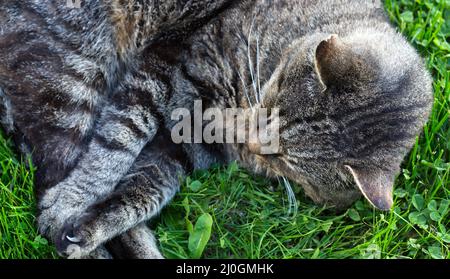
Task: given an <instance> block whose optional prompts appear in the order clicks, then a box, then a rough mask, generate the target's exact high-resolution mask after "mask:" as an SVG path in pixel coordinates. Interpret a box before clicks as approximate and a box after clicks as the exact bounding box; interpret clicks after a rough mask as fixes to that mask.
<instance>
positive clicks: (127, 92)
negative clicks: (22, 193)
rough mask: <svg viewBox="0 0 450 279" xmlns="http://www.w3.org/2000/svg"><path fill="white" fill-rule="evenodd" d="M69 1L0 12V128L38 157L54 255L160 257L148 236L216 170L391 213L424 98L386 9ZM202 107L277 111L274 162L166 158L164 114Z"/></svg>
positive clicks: (412, 60)
mask: <svg viewBox="0 0 450 279" xmlns="http://www.w3.org/2000/svg"><path fill="white" fill-rule="evenodd" d="M65 2H66V1H56V0H44V1H32V0H26V1H6V0H0V61H1V62H2V63H1V64H0V99H1V100H2V104H3V106H2V109H1V112H2V124H3V126H4V128H5V129H6V130H7V131H8V132H9V133H10V134H12V135H14V136H15V140H16V143H17V144H18V146H23V147H24V148H23V151H24V152H27V150H33V153H32V154H33V162H34V164H35V165H36V166H37V167H38V171H37V176H36V185H37V190H38V198H39V217H38V223H39V228H40V230H41V232H43V233H44V234H45V235H46V236H48V237H50V238H51V239H52V240H53V241H54V242H55V244H56V246H57V248H58V251H59V252H60V253H61V254H63V255H65V256H68V257H75V258H78V257H99V258H110V257H112V256H114V257H156V258H158V257H161V255H160V253H159V252H158V250H157V248H156V244H155V240H154V237H152V235H151V232H150V231H149V230H148V229H147V228H146V227H145V225H143V224H144V222H145V221H147V220H148V219H149V218H151V217H153V216H155V215H156V214H157V213H158V212H159V210H160V209H161V207H163V206H164V205H165V204H166V203H167V202H169V201H170V199H171V198H172V197H173V195H174V194H175V193H176V191H177V189H178V179H179V177H180V176H183V175H185V174H186V173H188V172H189V171H190V170H192V169H195V168H205V167H208V166H209V165H210V164H211V163H213V162H221V163H226V162H229V161H231V160H238V161H240V163H241V164H243V165H245V166H247V167H248V168H249V169H252V170H254V171H255V172H258V173H263V174H267V175H268V176H271V177H275V176H284V177H288V178H290V179H291V180H293V181H296V182H298V183H300V184H301V185H302V186H303V187H304V188H305V192H306V193H307V195H309V196H310V197H311V198H312V199H313V200H314V201H316V202H318V203H328V204H330V205H333V206H336V207H345V206H348V205H349V204H350V203H351V202H353V201H354V200H355V199H356V198H357V197H358V196H359V195H360V193H361V192H362V193H363V194H364V195H365V196H366V198H367V199H368V200H369V201H370V202H371V203H372V204H374V205H375V206H376V207H378V208H381V209H388V208H389V207H390V206H391V203H392V197H391V196H390V195H391V192H392V185H393V180H394V176H395V174H396V173H397V172H398V170H399V166H400V163H401V160H402V159H403V157H404V156H405V154H406V153H407V151H408V150H409V148H410V147H411V146H412V144H413V143H414V140H415V137H416V136H417V135H418V134H419V133H420V130H421V128H422V126H423V125H424V123H425V121H426V119H427V117H428V114H429V111H430V107H431V100H432V96H431V80H430V77H429V74H428V73H427V72H426V71H425V69H424V65H423V62H422V60H421V59H420V57H419V56H418V55H417V53H416V52H415V51H414V50H413V48H412V47H411V46H409V45H408V44H407V42H406V41H405V39H404V38H403V37H402V36H400V35H399V34H397V33H396V32H395V30H394V29H393V27H391V26H390V24H389V22H388V19H387V17H386V16H385V14H384V12H383V9H382V4H381V3H380V1H366V0H333V1H309V0H298V1H290V0H273V1H271V0H261V1H250V0H248V1H226V0H222V1H207V0H203V1H201V0H197V1H175V0H173V1H172V0H167V1H139V0H128V1H119V0H103V1H91V0H89V1H88V0H86V1H82V4H83V5H82V8H81V9H68V8H67V7H65V6H64V4H65ZM333 34H335V35H333ZM197 99H201V100H202V101H203V104H204V108H205V109H206V108H208V107H219V108H228V107H242V108H247V107H250V106H253V109H254V111H257V110H258V109H259V108H261V107H263V108H270V109H271V108H279V109H280V124H281V127H280V135H281V138H280V141H281V151H280V153H279V154H273V155H262V154H258V148H257V147H255V146H250V145H247V144H223V145H220V144H214V145H206V144H183V145H175V144H173V143H171V141H170V136H169V131H170V129H171V128H172V127H173V125H174V124H175V122H174V121H173V120H172V119H171V112H172V111H173V110H174V109H176V108H180V107H184V108H191V109H192V107H193V103H194V100H197ZM104 244H106V245H104Z"/></svg>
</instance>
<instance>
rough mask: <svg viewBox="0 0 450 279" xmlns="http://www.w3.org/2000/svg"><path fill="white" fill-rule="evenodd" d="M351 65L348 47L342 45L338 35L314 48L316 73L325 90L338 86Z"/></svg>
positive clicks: (351, 58)
mask: <svg viewBox="0 0 450 279" xmlns="http://www.w3.org/2000/svg"><path fill="white" fill-rule="evenodd" d="M353 63H354V59H353V57H352V53H351V49H350V47H349V46H347V45H346V44H345V43H343V42H342V40H341V39H340V38H339V37H338V35H335V34H334V35H331V36H330V37H329V38H327V39H325V40H323V41H321V42H320V43H319V45H318V46H317V48H316V53H315V67H316V73H317V75H318V77H319V80H320V82H321V83H322V85H323V86H324V87H325V88H328V87H329V86H331V85H333V84H338V83H339V82H340V81H341V80H342V79H343V78H345V77H346V75H347V74H348V72H349V70H350V69H351V67H352V65H353Z"/></svg>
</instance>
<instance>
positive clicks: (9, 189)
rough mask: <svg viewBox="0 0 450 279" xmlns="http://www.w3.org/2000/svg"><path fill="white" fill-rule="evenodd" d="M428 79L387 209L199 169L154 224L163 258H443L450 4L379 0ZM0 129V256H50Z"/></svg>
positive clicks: (448, 232) (241, 173)
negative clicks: (423, 116)
mask: <svg viewBox="0 0 450 279" xmlns="http://www.w3.org/2000/svg"><path fill="white" fill-rule="evenodd" d="M386 9H387V11H388V13H389V15H390V16H391V18H392V21H393V22H394V23H395V24H396V25H397V26H398V28H399V31H400V32H402V33H403V34H405V36H407V37H408V38H409V40H410V41H411V42H412V43H413V44H414V45H415V46H416V47H417V49H418V50H419V51H420V53H421V54H422V55H423V57H425V58H426V60H427V65H428V68H429V69H430V71H431V72H432V74H433V76H434V93H435V103H434V109H433V114H432V117H431V119H430V121H429V123H428V125H427V126H426V127H425V129H424V133H423V135H422V136H421V137H420V138H418V139H417V144H416V145H415V147H414V149H413V150H412V151H411V153H410V155H409V156H408V157H407V158H406V159H405V162H404V164H403V166H402V167H403V168H402V173H401V174H400V175H399V176H398V178H397V181H396V186H395V193H394V197H395V206H394V208H393V209H392V210H391V211H390V212H385V213H383V212H380V211H377V210H374V209H372V208H371V207H370V206H369V204H368V203H367V202H366V201H364V200H360V201H358V202H356V204H355V205H354V206H353V207H352V208H350V209H349V210H347V211H345V212H340V213H336V212H332V211H329V210H326V209H324V208H320V207H318V206H315V205H314V204H312V202H311V201H310V200H308V199H307V198H305V196H304V193H303V192H302V190H301V189H300V187H298V186H296V185H294V191H295V193H296V196H297V204H298V210H290V209H289V206H288V204H289V202H288V198H287V197H288V195H287V193H286V190H285V188H284V186H282V184H281V183H277V182H271V181H267V180H265V179H263V178H259V177H253V176H251V175H249V173H247V172H246V171H245V170H243V169H240V168H239V166H238V165H236V164H232V165H230V166H228V167H219V166H217V167H215V168H212V169H211V170H209V171H202V172H196V173H194V174H193V175H192V176H191V177H189V178H188V179H186V181H184V182H183V186H182V190H181V192H180V193H179V194H178V195H177V196H176V198H175V200H174V201H173V202H172V203H171V204H170V206H168V207H167V208H166V209H164V211H163V213H162V214H161V216H160V217H158V218H157V219H155V220H153V221H152V224H151V226H152V227H153V228H154V230H155V232H156V234H157V235H158V237H159V239H160V246H161V249H162V251H163V254H164V255H165V256H166V257H168V258H198V257H203V258H434V259H440V258H447V259H449V258H450V248H449V246H450V245H449V243H450V227H449V224H450V218H449V207H450V162H449V155H450V124H449V121H448V117H449V114H450V44H449V43H450V1H449V0H415V1H414V0H386ZM28 161H29V159H28V158H19V157H18V156H16V155H15V154H14V152H13V151H12V142H11V141H10V140H9V139H5V138H4V137H2V136H1V135H0V164H1V173H0V176H1V182H0V204H1V208H0V258H10V259H12V258H15V259H22V258H55V257H57V255H56V252H55V251H54V249H53V248H52V246H51V245H49V244H48V242H47V240H46V239H44V238H43V237H41V236H39V234H38V233H37V229H36V226H35V220H34V212H35V200H34V196H33V169H30V168H29V167H27V165H28V164H26V163H27V162H28Z"/></svg>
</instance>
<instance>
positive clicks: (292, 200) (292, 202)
mask: <svg viewBox="0 0 450 279" xmlns="http://www.w3.org/2000/svg"><path fill="white" fill-rule="evenodd" d="M281 178H282V179H283V184H284V187H285V188H286V192H287V196H288V203H289V209H288V215H290V214H291V213H292V215H293V216H296V215H297V212H298V205H297V199H296V197H295V193H294V190H292V185H291V183H290V182H289V180H288V179H287V178H286V177H284V176H282V177H281Z"/></svg>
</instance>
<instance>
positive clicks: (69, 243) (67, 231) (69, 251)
mask: <svg viewBox="0 0 450 279" xmlns="http://www.w3.org/2000/svg"><path fill="white" fill-rule="evenodd" d="M55 244H56V249H57V251H58V254H59V255H61V256H62V257H66V258H68V259H79V258H82V257H84V256H86V255H88V254H89V253H90V252H92V251H93V250H94V249H95V247H93V248H92V249H91V247H90V245H88V243H87V241H86V237H83V236H82V233H81V230H79V229H77V228H75V227H74V226H73V224H68V225H66V226H64V228H63V229H62V231H61V233H60V237H58V238H57V239H56V241H55Z"/></svg>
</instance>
